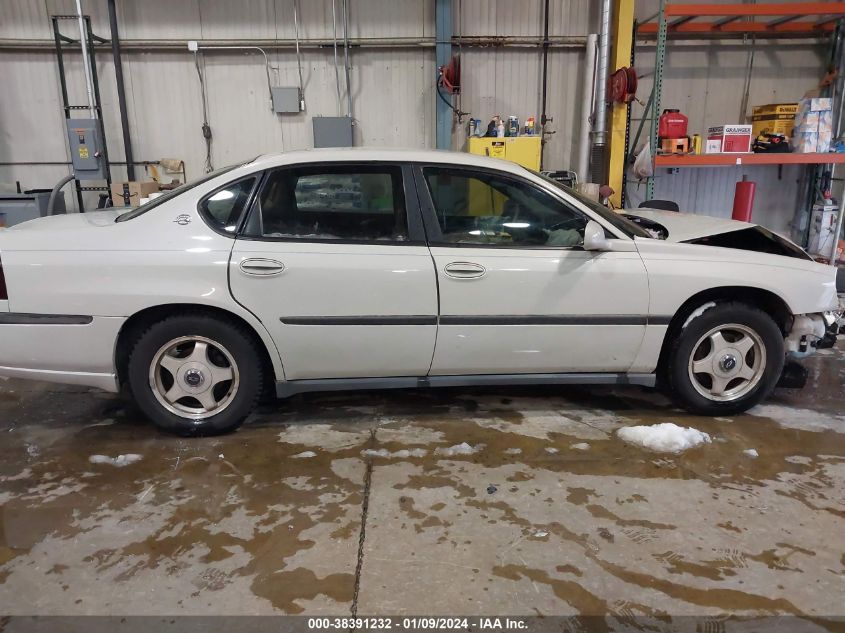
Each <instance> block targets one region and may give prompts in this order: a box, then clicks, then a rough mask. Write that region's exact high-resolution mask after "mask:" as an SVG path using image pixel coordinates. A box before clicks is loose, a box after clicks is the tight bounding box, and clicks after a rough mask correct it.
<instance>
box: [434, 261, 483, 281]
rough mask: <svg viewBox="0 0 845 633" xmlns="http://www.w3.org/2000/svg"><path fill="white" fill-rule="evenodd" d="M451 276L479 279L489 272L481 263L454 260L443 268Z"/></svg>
mask: <svg viewBox="0 0 845 633" xmlns="http://www.w3.org/2000/svg"><path fill="white" fill-rule="evenodd" d="M443 270H444V271H445V273H446V275H448V276H449V277H453V278H455V279H477V278H479V277H483V276H484V274H485V273H486V272H487V269H486V268H484V266H482V265H481V264H476V263H474V262H452V263H451V264H446V267H445V268H444V269H443Z"/></svg>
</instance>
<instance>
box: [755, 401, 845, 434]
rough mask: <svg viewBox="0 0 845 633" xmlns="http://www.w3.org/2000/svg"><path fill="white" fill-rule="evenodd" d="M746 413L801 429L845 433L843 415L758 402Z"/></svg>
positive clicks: (790, 427) (844, 418) (844, 417)
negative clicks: (758, 403)
mask: <svg viewBox="0 0 845 633" xmlns="http://www.w3.org/2000/svg"><path fill="white" fill-rule="evenodd" d="M748 413H750V414H751V415H753V416H760V417H764V418H770V419H772V420H774V421H775V422H777V423H778V424H779V425H780V426H785V427H786V428H789V429H798V430H801V431H826V430H831V431H837V432H839V433H845V415H835V414H832V413H821V412H820V411H814V410H812V409H801V408H799V407H793V406H787V405H782V404H760V405H757V406H756V407H754V408H753V409H751V410H750V411H749V412H748Z"/></svg>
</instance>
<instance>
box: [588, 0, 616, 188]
mask: <svg viewBox="0 0 845 633" xmlns="http://www.w3.org/2000/svg"><path fill="white" fill-rule="evenodd" d="M611 2H612V0H602V6H601V30H600V32H599V56H598V71H597V72H596V108H595V110H596V115H595V121H594V123H593V152H592V155H593V158H592V163H591V169H590V176H591V178H590V180H591V181H592V182H595V183H598V184H604V183H605V182H606V181H607V174H606V171H607V167H606V165H605V147H606V145H607V82H608V79H609V76H610V28H611V24H610V14H611Z"/></svg>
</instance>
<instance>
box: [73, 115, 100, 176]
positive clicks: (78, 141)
mask: <svg viewBox="0 0 845 633" xmlns="http://www.w3.org/2000/svg"><path fill="white" fill-rule="evenodd" d="M102 139H103V133H102V127H101V126H100V121H99V120H98V119H68V120H67V140H68V144H69V146H70V160H71V163H72V164H73V175H74V176H75V177H76V179H77V180H103V179H104V178H105V177H106V173H105V159H104V157H103V140H102Z"/></svg>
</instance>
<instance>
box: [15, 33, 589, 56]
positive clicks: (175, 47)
mask: <svg viewBox="0 0 845 633" xmlns="http://www.w3.org/2000/svg"><path fill="white" fill-rule="evenodd" d="M548 42H549V48H582V47H583V46H584V45H585V44H586V43H587V36H586V35H555V36H549V40H548ZM197 43H198V44H199V46H200V47H205V48H208V47H210V46H221V47H224V46H225V47H229V46H249V47H260V48H263V49H265V50H280V49H291V50H296V44H297V41H296V39H278V40H267V39H235V40H217V39H214V40H211V39H208V40H198V41H197ZM186 44H187V40H184V39H180V40H170V39H165V40H156V39H124V40H121V42H120V48H121V50H122V51H124V52H125V51H143V52H151V51H159V50H160V51H179V52H185V53H187V52H188V49H187V45H186ZM438 44H451V45H454V46H457V45H460V46H467V47H476V48H496V49H507V48H537V47H538V46H542V45H543V38H542V37H534V36H513V37H500V36H497V35H465V36H455V37H452V38H451V39H448V40H445V41H444V40H439V39H438V38H436V37H356V38H349V46H351V47H354V48H435V47H436V46H437V45H438ZM101 45H102V44H101V43H99V42H96V41H95V42H93V46H94V48H97V47H98V46H101ZM299 46H300V48H307V49H314V50H321V51H324V52H325V51H326V50H327V47H331V46H332V40H331V39H330V38H329V39H323V38H311V39H300V40H299ZM0 50H23V51H33V50H49V51H51V52H52V51H55V50H56V43H55V42H54V41H53V40H52V39H17V38H0Z"/></svg>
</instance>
